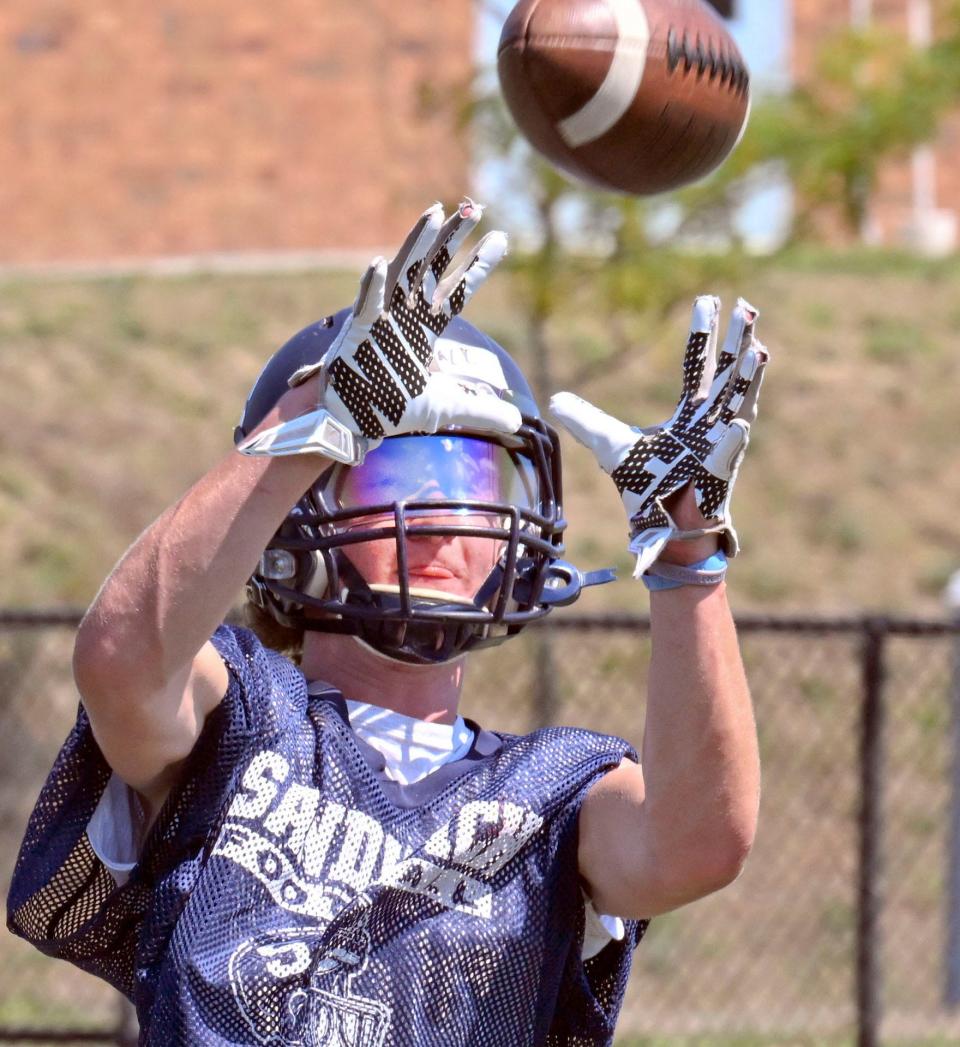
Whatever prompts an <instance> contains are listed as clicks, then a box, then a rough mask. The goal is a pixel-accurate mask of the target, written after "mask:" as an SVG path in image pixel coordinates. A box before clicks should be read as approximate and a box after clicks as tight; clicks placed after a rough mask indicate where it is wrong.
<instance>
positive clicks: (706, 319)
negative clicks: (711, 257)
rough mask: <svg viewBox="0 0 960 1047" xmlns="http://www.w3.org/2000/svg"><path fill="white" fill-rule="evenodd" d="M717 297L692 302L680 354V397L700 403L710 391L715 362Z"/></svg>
mask: <svg viewBox="0 0 960 1047" xmlns="http://www.w3.org/2000/svg"><path fill="white" fill-rule="evenodd" d="M719 318H720V299H719V298H717V297H716V296H715V295H701V296H700V297H699V298H697V299H696V301H694V303H693V317H692V319H691V322H690V335H689V337H688V339H687V349H686V352H685V353H684V356H683V397H686V398H689V399H691V400H692V401H693V402H694V403H700V402H701V401H702V400H703V399H704V398H705V397H706V395H707V394H708V393H709V391H710V386H711V384H712V383H713V376H714V373H715V369H716V364H717V331H718V327H719Z"/></svg>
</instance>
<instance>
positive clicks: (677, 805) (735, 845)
mask: <svg viewBox="0 0 960 1047" xmlns="http://www.w3.org/2000/svg"><path fill="white" fill-rule="evenodd" d="M651 627H652V640H653V655H652V660H651V665H650V675H649V697H648V705H647V718H646V729H645V733H644V741H643V771H644V780H645V784H646V799H645V803H644V813H643V816H644V821H645V829H646V831H647V833H648V834H649V839H650V840H651V841H652V842H653V846H654V849H655V852H656V854H657V855H658V858H659V859H660V860H661V861H662V862H664V863H668V864H669V866H670V867H671V868H676V869H683V870H691V869H693V870H697V869H699V870H702V872H703V875H704V877H705V878H706V879H707V880H710V879H713V878H716V879H718V880H723V879H727V878H729V876H730V874H731V871H732V872H733V874H735V872H736V870H737V869H738V868H739V865H740V864H741V863H742V861H743V859H744V858H745V856H746V853H747V851H748V850H749V848H750V845H751V843H752V840H753V835H754V832H755V828H756V819H757V806H758V799H759V788H760V770H759V756H758V749H757V735H756V726H755V722H754V716H753V709H752V705H751V701H750V694H749V690H748V687H747V681H746V676H745V673H744V669H743V663H742V661H741V658H740V652H739V647H738V644H737V637H736V632H735V628H734V624H733V619H732V616H731V614H730V609H729V605H728V603H727V598H726V592H725V587H724V586H723V585H722V584H721V585H718V586H711V587H703V588H700V587H695V586H685V587H682V588H678V589H671V590H665V591H662V592H655V593H652V594H651Z"/></svg>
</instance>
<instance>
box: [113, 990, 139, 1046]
mask: <svg viewBox="0 0 960 1047" xmlns="http://www.w3.org/2000/svg"><path fill="white" fill-rule="evenodd" d="M114 1035H115V1042H116V1044H117V1047H137V1041H138V1040H139V1039H140V1023H139V1022H138V1021H137V1012H136V1010H135V1009H134V1006H133V1004H132V1003H131V1002H130V1001H129V1000H128V999H127V998H126V997H124V996H119V994H118V1001H117V1031H116V1033H115V1034H114Z"/></svg>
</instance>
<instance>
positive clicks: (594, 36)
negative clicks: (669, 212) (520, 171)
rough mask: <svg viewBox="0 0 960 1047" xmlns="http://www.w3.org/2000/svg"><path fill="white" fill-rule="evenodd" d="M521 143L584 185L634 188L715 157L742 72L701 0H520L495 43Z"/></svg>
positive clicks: (740, 108) (746, 100)
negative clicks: (534, 149)
mask: <svg viewBox="0 0 960 1047" xmlns="http://www.w3.org/2000/svg"><path fill="white" fill-rule="evenodd" d="M497 70H498V73H499V76H500V86H501V89H502V91H503V96H504V99H505V101H506V103H507V107H508V108H509V110H510V113H511V114H512V116H513V118H514V120H515V121H516V123H517V126H518V127H519V128H520V130H521V131H522V132H523V134H524V135H525V137H526V138H527V139H528V140H529V141H530V143H531V144H532V145H533V146H534V147H535V148H536V149H537V150H538V151H539V152H540V153H542V154H543V155H544V156H545V157H547V159H549V160H550V161H552V162H553V163H554V164H555V165H556V166H557V167H559V168H560V169H561V170H562V171H564V172H566V173H567V174H569V175H571V176H573V177H574V178H575V179H578V180H580V181H583V182H586V183H588V184H590V185H593V186H596V187H599V188H603V189H612V190H616V191H618V192H622V193H633V194H636V195H641V196H646V195H652V194H654V193H661V192H665V191H666V190H669V189H676V188H678V187H679V186H682V185H686V184H688V183H689V182H694V181H696V180H697V179H699V178H703V177H704V176H705V175H707V174H709V173H710V172H711V171H713V170H714V169H715V168H716V167H718V166H719V165H720V164H721V163H722V162H723V161H724V160H725V159H726V158H727V157H728V156H729V155H730V153H731V151H732V150H733V148H734V146H735V145H736V144H737V142H738V141H739V139H740V136H741V134H742V133H743V130H744V128H745V127H746V123H747V118H748V115H749V110H750V74H749V72H748V70H747V66H746V63H745V62H744V60H743V57H742V56H741V54H740V51H739V49H738V47H737V45H736V43H735V42H734V40H733V37H732V36H731V35H730V33H729V31H728V29H727V27H726V26H725V25H724V23H723V20H722V19H721V18H720V16H719V15H718V14H717V13H716V12H715V11H714V10H713V9H712V8H711V7H710V6H709V5H708V4H707V3H705V2H704V0H520V2H519V3H518V4H517V6H516V7H515V8H514V9H513V10H512V11H511V12H510V15H509V16H508V18H507V20H506V23H505V24H504V27H503V32H502V34H501V36H500V44H499V48H498V52H497Z"/></svg>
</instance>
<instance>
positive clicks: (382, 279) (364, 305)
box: [353, 258, 387, 327]
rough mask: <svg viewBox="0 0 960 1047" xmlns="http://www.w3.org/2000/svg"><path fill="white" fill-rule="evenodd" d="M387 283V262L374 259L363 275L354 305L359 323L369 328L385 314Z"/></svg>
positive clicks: (383, 259)
mask: <svg viewBox="0 0 960 1047" xmlns="http://www.w3.org/2000/svg"><path fill="white" fill-rule="evenodd" d="M386 283H387V260H386V258H374V260H373V261H372V262H371V263H370V268H369V269H367V271H366V272H365V273H364V274H363V279H362V280H361V281H360V290H359V292H358V293H357V300H356V301H355V302H354V303H353V315H354V318H355V319H356V321H357V322H358V323H360V324H364V325H366V326H367V327H369V326H370V324H372V323H373V321H374V320H376V319H377V317H378V316H380V314H381V313H382V312H383V303H384V293H385V288H386Z"/></svg>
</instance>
